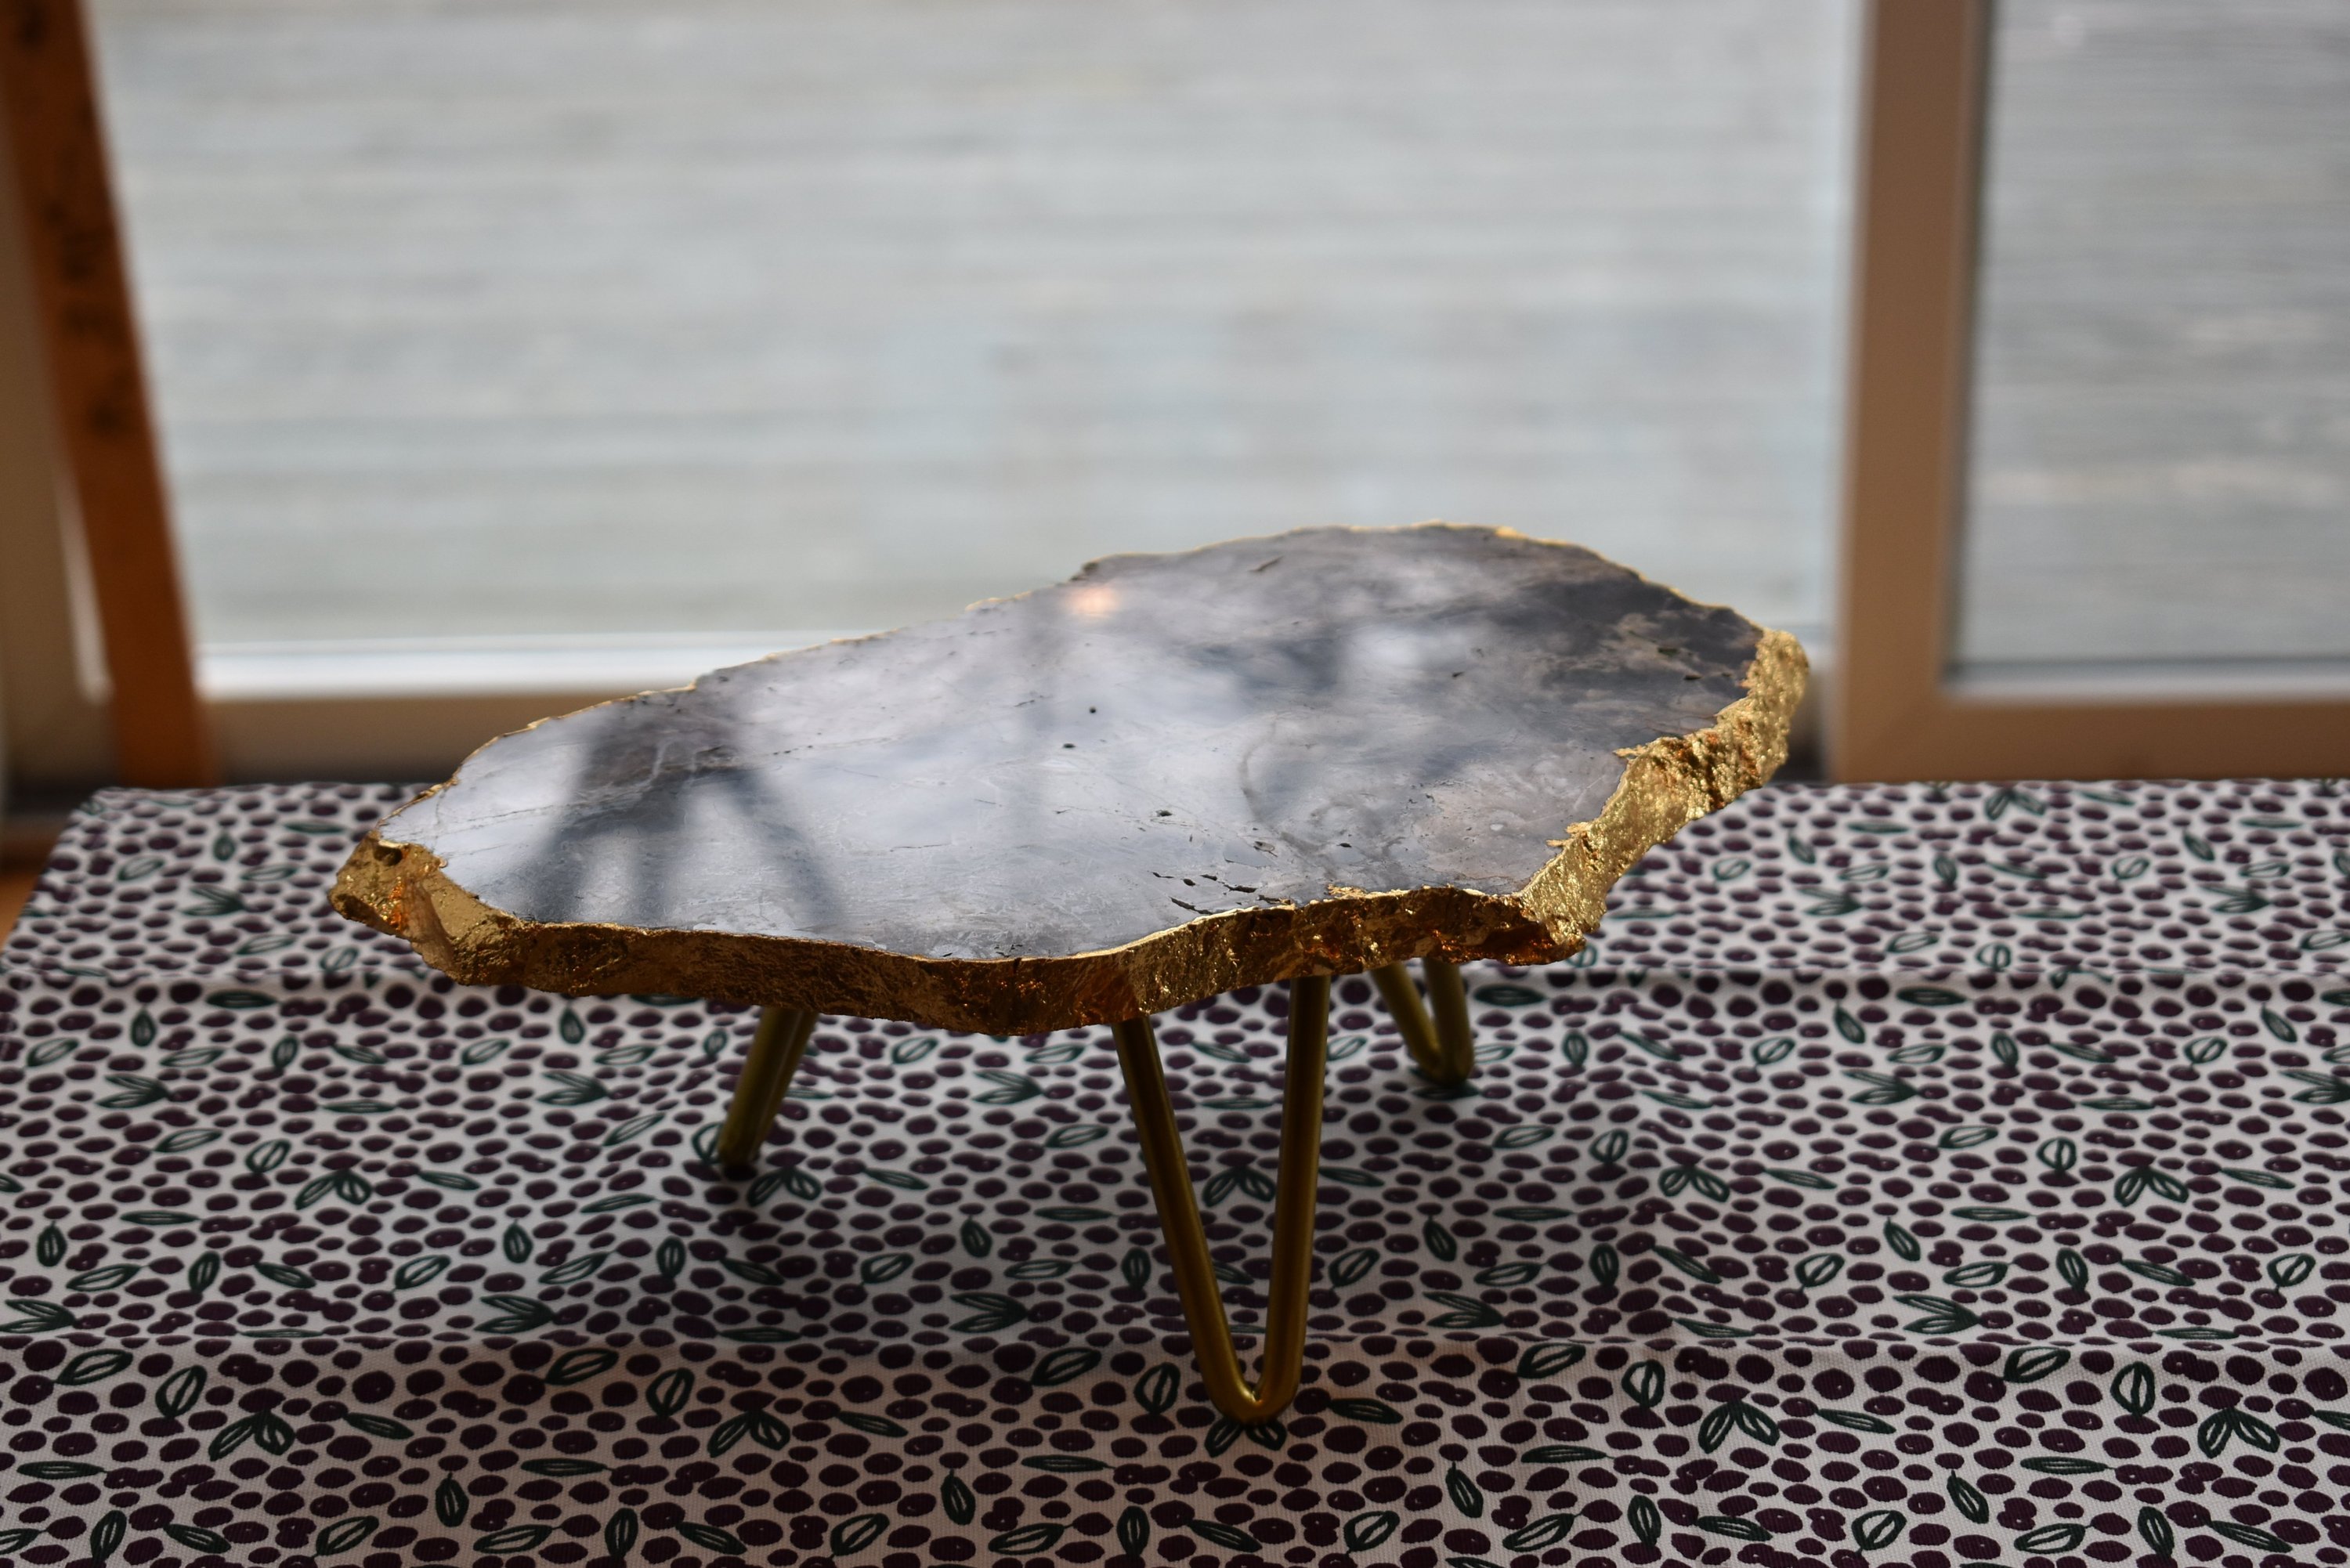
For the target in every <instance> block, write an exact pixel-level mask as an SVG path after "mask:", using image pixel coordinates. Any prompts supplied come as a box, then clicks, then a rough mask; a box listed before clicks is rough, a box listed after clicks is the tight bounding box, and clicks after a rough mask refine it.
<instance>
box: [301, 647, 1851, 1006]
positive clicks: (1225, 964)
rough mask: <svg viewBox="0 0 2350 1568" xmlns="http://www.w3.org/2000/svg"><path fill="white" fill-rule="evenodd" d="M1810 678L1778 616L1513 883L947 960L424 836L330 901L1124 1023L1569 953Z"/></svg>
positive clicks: (585, 986) (345, 910) (810, 1001)
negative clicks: (459, 868) (704, 923)
mask: <svg viewBox="0 0 2350 1568" xmlns="http://www.w3.org/2000/svg"><path fill="white" fill-rule="evenodd" d="M1807 672H1808V664H1807V661H1806V660H1805V659H1804V650H1803V648H1802V645H1801V644H1799V643H1797V642H1796V640H1795V639H1794V638H1793V637H1790V636H1789V635H1787V634H1786V633H1785V632H1783V631H1773V630H1770V629H1768V628H1762V636H1761V639H1760V640H1759V641H1758V642H1757V644H1756V647H1755V650H1754V657H1753V658H1752V659H1751V660H1749V662H1748V664H1747V667H1746V671H1745V680H1744V681H1743V685H1744V688H1745V693H1746V694H1745V695H1744V696H1742V697H1741V698H1739V699H1737V700H1736V701H1733V702H1731V704H1730V705H1729V706H1728V707H1726V708H1724V709H1722V710H1721V711H1720V712H1719V713H1717V714H1715V715H1714V719H1713V722H1712V723H1711V724H1709V725H1707V726H1706V727H1705V728H1704V729H1702V730H1699V731H1696V732H1691V733H1689V734H1684V735H1668V736H1664V737H1661V738H1659V739H1658V740H1655V741H1651V742H1648V744H1646V745H1642V746H1635V747H1630V748H1627V750H1625V751H1623V752H1620V753H1617V754H1618V755H1620V756H1622V757H1623V758H1625V760H1626V766H1625V769H1624V776H1623V778H1622V779H1621V780H1619V781H1618V782H1617V785H1616V789H1615V791H1614V793H1613V794H1610V795H1609V797H1608V800H1607V805H1605V806H1603V807H1602V808H1601V809H1600V813H1599V815H1597V816H1596V817H1593V818H1592V819H1591V820H1589V821H1587V822H1579V823H1576V824H1575V825H1574V826H1571V827H1569V828H1568V829H1567V830H1566V832H1565V835H1564V836H1561V837H1559V838H1556V839H1553V840H1552V841H1551V844H1552V846H1553V848H1554V849H1555V850H1556V852H1557V853H1556V854H1555V855H1554V856H1553V857H1552V858H1551V860H1550V862H1549V863H1548V864H1547V865H1545V866H1544V867H1543V868H1542V869H1541V870H1540V871H1539V872H1537V873H1536V874H1535V875H1534V877H1533V879H1532V880H1530V881H1529V882H1527V884H1526V885H1525V886H1524V887H1523V888H1520V889H1519V890H1518V891H1517V892H1516V893H1514V894H1512V895H1507V896H1497V895H1493V894H1487V893H1478V892H1474V891H1471V890H1470V889H1468V888H1451V887H1435V888H1405V889H1401V890H1398V891H1392V892H1381V893H1367V892H1361V891H1358V890H1356V889H1344V890H1341V889H1335V888H1334V889H1333V891H1334V892H1336V893H1337V894H1338V896H1337V897H1334V898H1326V899H1316V900H1315V901H1314V902H1312V903H1308V904H1301V905H1294V906H1277V907H1273V908H1266V909H1237V910H1232V911H1228V912H1224V913H1219V914H1213V915H1203V916H1201V917H1199V918H1198V919H1192V920H1188V921H1186V922H1184V923H1183V924H1182V925H1180V926H1172V927H1170V928H1168V929H1165V930H1163V931H1154V932H1152V933H1151V934H1150V935H1149V936H1147V937H1142V938H1139V939H1138V940H1135V941H1132V942H1128V943H1126V944H1125V945H1123V946H1120V947H1116V948H1105V949H1102V950H1097V951H1093V952H1084V953H1072V954H1066V955H1059V956H1055V957H1050V958H1019V959H934V958H922V957H918V956H915V955H912V954H908V953H895V952H887V951H883V950H879V949H874V948H863V947H857V946H854V945H852V944H849V943H846V942H832V941H825V940H817V939H813V938H804V937H770V936H752V935H748V934H744V933H740V932H730V931H686V930H653V929H642V928H639V927H631V926H618V925H604V924H597V923H593V922H587V921H547V922H537V921H532V920H526V919H523V918H522V917H520V916H517V915H514V914H511V913H509V912H507V911H506V910H504V909H497V908H495V907H494V906H492V905H490V904H487V903H484V901H483V900H482V899H480V898H476V897H475V896H474V895H473V893H471V892H469V891H468V890H466V889H465V888H463V887H462V886H461V885H459V884H458V883H457V882H456V881H455V880H454V879H453V878H452V877H450V876H449V875H448V873H447V871H446V869H445V868H444V867H443V866H442V862H441V859H440V857H438V856H436V855H434V854H433V853H432V850H430V849H428V848H426V847H424V846H422V845H420V844H413V843H403V842H401V841H400V840H397V839H387V838H384V837H382V836H380V834H378V833H375V832H370V833H369V835H368V836H367V837H366V838H364V839H363V840H361V841H360V843H359V847H358V848H357V849H355V850H354V851H353V852H352V854H351V857H350V858H349V859H348V861H347V862H345V864H344V866H343V868H342V871H341V873H340V874H339V875H338V876H337V877H336V878H335V887H334V892H333V894H332V901H333V904H334V907H335V909H336V911H337V912H338V914H341V915H342V916H344V917H345V918H347V919H352V920H356V921H358V922H359V923H360V924H362V925H366V926H371V927H373V928H374V929H377V930H380V931H383V932H385V933H387V934H388V935H390V936H395V937H398V938H400V939H401V940H404V941H406V942H408V943H409V944H410V945H411V946H412V947H413V948H414V949H415V950H416V951H417V953H418V955H419V956H421V958H423V960H424V961H426V962H427V963H429V964H431V965H432V967H433V968H435V969H437V970H440V971H442V972H443V973H445V974H447V975H448V976H450V977H451V978H452V979H453V980H455V981H459V982H460V983H462V984H466V985H521V986H526V987H528V988H530V989H532V990H534V991H546V992H559V993H563V994H566V995H573V996H611V995H625V994H629V993H631V992H635V993H649V992H653V993H663V994H670V995H691V996H704V997H711V998H715V999H720V1000H723V1001H728V1002H746V1003H756V1004H760V1005H764V1006H770V1007H788V1008H803V1009H806V1010H808V1011H810V1012H819V1013H832V1014H836V1015H845V1016H851V1017H861V1018H892V1019H902V1020H905V1021H907V1022H909V1023H916V1024H919V1025H921V1026H923V1027H925V1028H933V1029H951V1030H961V1031H968V1032H972V1033H985V1034H1002V1035H1012V1034H1041V1033H1049V1032H1051V1031H1053V1030H1056V1029H1072V1028H1077V1027H1080V1026H1083V1025H1087V1024H1097V1023H1119V1022H1121V1021H1123V1020H1126V1019H1129V1018H1136V1017H1140V1016H1142V1015H1144V1014H1147V1013H1152V1012H1165V1011H1167V1010H1169V1009H1170V1008H1174V1007H1180V1006H1181V1005H1183V1004H1184V1003H1186V1002H1197V1001H1200V1000H1201V999H1202V998H1205V997H1210V996H1219V995H1222V994H1223V993H1224V992H1228V991H1233V990H1237V989H1238V988H1240V987H1242V986H1246V985H1265V984H1271V983H1274V982H1275V981H1285V980H1292V979H1295V978H1296V977H1297V976H1299V975H1304V974H1353V973H1357V972H1359V971H1365V970H1369V969H1374V968H1377V967H1378V966H1379V965H1382V964H1389V963H1396V962H1399V961H1403V960H1406V959H1412V958H1421V957H1426V956H1428V955H1430V954H1433V955H1435V956H1436V957H1439V958H1441V959H1444V960H1447V961H1450V962H1453V963H1466V962H1470V961H1476V960H1491V961H1499V962H1503V963H1519V964H1539V963H1554V962H1556V961H1559V960H1561V959H1564V958H1565V957H1567V956H1569V955H1570V954H1572V953H1574V952H1575V951H1576V950H1579V949H1580V948H1581V947H1582V946H1583V942H1584V939H1585V938H1586V936H1588V935H1589V934H1590V933H1591V932H1592V931H1593V930H1595V929H1597V928H1598V925H1599V919H1600V917H1601V915H1602V914H1604V913H1605V912H1606V909H1607V891H1608V889H1609V888H1612V887H1613V886H1615V884H1616V881H1617V878H1618V877H1622V876H1623V875H1624V873H1625V872H1627V871H1628V870H1630V869H1631V868H1632V867H1633V865H1634V864H1635V863H1636V862H1637V861H1638V859H1639V858H1640V857H1641V856H1643V855H1645V854H1647V853H1648V851H1649V850H1650V849H1652V848H1654V847H1656V846H1658V845H1659V844H1662V843H1664V842H1665V841H1666V840H1667V839H1669V838H1671V837H1672V836H1674V835H1675V834H1677V833H1679V831H1680V830H1681V829H1682V828H1683V827H1686V826H1689V824H1690V823H1692V822H1694V821H1696V820H1697V819H1698V818H1699V817H1700V816H1703V815H1707V814H1708V813H1709V812H1712V811H1715V810H1718V809H1720V808H1721V806H1723V805H1728V804H1729V803H1730V802H1731V801H1732V800H1734V799H1736V798H1737V797H1738V796H1739V795H1741V794H1745V793H1746V792H1747V791H1748V790H1750V789H1752V788H1754V787H1756V786H1757V785H1759V784H1763V783H1765V782H1767V781H1768V780H1769V779H1770V777H1771V775H1772V774H1774V773H1776V772H1777V771H1778V769H1779V766H1780V764H1781V763H1783V762H1785V761H1786V756H1787V735H1788V730H1789V727H1790V725H1791V723H1792V722H1793V721H1794V711H1795V705H1796V703H1797V702H1798V701H1801V699H1802V697H1803V692H1804V678H1805V676H1806V674H1807ZM434 787H435V789H436V790H437V789H438V788H439V787H441V786H438V785H436V786H434ZM426 793H427V794H432V793H433V792H432V791H427V792H426Z"/></svg>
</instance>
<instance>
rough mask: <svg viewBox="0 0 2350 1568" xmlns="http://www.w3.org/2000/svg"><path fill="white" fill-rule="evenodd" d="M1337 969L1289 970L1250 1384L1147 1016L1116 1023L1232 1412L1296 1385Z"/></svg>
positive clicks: (1202, 1354)
mask: <svg viewBox="0 0 2350 1568" xmlns="http://www.w3.org/2000/svg"><path fill="white" fill-rule="evenodd" d="M1329 1023H1330V981H1328V980H1327V979H1326V978H1324V977H1320V976H1313V977H1308V978H1306V979H1303V980H1295V981H1291V982H1290V987H1289V1062H1288V1069H1287V1075H1286V1076H1287V1082H1286V1084H1285V1085H1284V1088H1283V1091H1282V1103H1281V1171H1280V1175H1279V1177H1278V1179H1277V1183H1276V1195H1275V1198H1274V1211H1273V1287H1272V1290H1271V1292H1270V1293H1269V1299H1268V1301H1267V1303H1266V1306H1265V1324H1264V1334H1263V1339H1264V1349H1263V1365H1262V1366H1261V1367H1260V1368H1259V1370H1258V1373H1257V1381H1256V1384H1255V1386H1253V1387H1252V1386H1250V1385H1249V1382H1248V1379H1247V1377H1246V1376H1245V1375H1243V1372H1242V1370H1241V1360H1240V1355H1239V1353H1238V1352H1237V1351H1235V1350H1234V1349H1233V1348H1232V1323H1231V1320H1230V1319H1228V1318H1227V1317H1226V1316H1225V1315H1224V1297H1223V1293H1222V1290H1221V1289H1220V1288H1219V1286H1218V1284H1217V1282H1216V1273H1215V1266H1214V1263H1213V1262H1211V1259H1210V1257H1209V1254H1208V1236H1207V1231H1205V1229H1203V1228H1202V1226H1201V1223H1200V1208H1199V1203H1198V1200H1197V1199H1195V1198H1194V1197H1193V1196H1192V1192H1191V1165H1190V1163H1189V1162H1188V1161H1187V1160H1186V1159H1185V1158H1184V1156H1183V1139H1182V1135H1181V1134H1180V1132H1179V1131H1178V1130H1177V1128H1176V1126H1175V1106H1174V1104H1173V1102H1172V1101H1171V1100H1170V1099H1169V1098H1168V1095H1167V1075H1166V1073H1165V1071H1164V1070H1163V1069H1162V1068H1161V1067H1160V1066H1159V1042H1158V1039H1157V1037H1156V1036H1155V1035H1154V1034H1153V1033H1151V1028H1150V1020H1149V1019H1148V1018H1137V1019H1133V1020H1130V1021H1128V1023H1121V1024H1119V1025H1118V1031H1117V1033H1118V1065H1119V1066H1120V1067H1121V1068H1123V1069H1124V1071H1125V1073H1126V1087H1127V1093H1128V1096H1130V1097H1131V1098H1132V1100H1133V1102H1134V1126H1135V1130H1136V1132H1137V1133H1139V1135H1140V1137H1141V1139H1142V1159H1143V1164H1144V1165H1145V1166H1146V1167H1148V1168H1149V1172H1150V1190H1151V1194H1152V1196H1153V1197H1154V1198H1156V1199H1158V1203H1159V1227H1160V1229H1161V1230H1163V1231H1165V1232H1166V1236H1167V1252H1168V1256H1169V1258H1170V1260H1171V1262H1172V1263H1173V1266H1174V1271H1175V1288H1176V1292H1177V1293H1178V1294H1179V1295H1180V1297H1181V1299H1182V1303H1183V1321H1184V1323H1185V1324H1188V1325H1189V1326H1190V1328H1191V1344H1192V1347H1193V1351H1194V1354H1195V1355H1197V1356H1198V1357H1199V1362H1200V1375H1201V1377H1202V1378H1204V1379H1205V1380H1206V1382H1207V1385H1208V1397H1209V1398H1210V1399H1211V1400H1213V1401H1214V1402H1215V1406H1216V1408H1217V1409H1219V1410H1221V1411H1222V1412H1223V1413H1224V1414H1225V1415H1227V1416H1229V1417H1232V1419H1233V1420H1235V1421H1239V1422H1242V1423H1243V1424H1245V1425H1249V1426H1255V1425H1258V1424H1260V1423H1262V1422H1265V1421H1270V1420H1272V1419H1273V1418H1274V1417H1276V1416H1278V1415H1280V1414H1281V1412H1282V1411H1283V1410H1284V1409H1285V1408H1286V1407H1288V1405H1289V1401H1290V1398H1291V1397H1293V1396H1294V1395H1295V1394H1296V1392H1297V1379H1298V1375H1299V1373H1300V1372H1301V1371H1302V1370H1303V1368H1304V1366H1305V1313H1306V1293H1307V1290H1308V1287H1309V1286H1310V1284H1311V1283H1312V1281H1313V1277H1314V1203H1315V1190H1316V1187H1317V1183H1318V1180H1319V1178H1320V1175H1321V1166H1322V1087H1323V1075H1324V1070H1325V1067H1326V1064H1327V1060H1328V1044H1329Z"/></svg>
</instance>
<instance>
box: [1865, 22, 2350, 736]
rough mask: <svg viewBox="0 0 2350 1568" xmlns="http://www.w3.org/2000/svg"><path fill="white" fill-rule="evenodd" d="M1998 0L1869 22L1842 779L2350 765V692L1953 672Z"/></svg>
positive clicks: (2329, 683) (2346, 685) (2345, 686)
mask: <svg viewBox="0 0 2350 1568" xmlns="http://www.w3.org/2000/svg"><path fill="white" fill-rule="evenodd" d="M1994 3H1995V0H1868V4H1867V9H1866V15H1865V16H1863V18H1862V27H1863V33H1862V43H1861V51H1860V53H1861V72H1862V76H1861V80H1860V83H1859V92H1860V98H1859V101H1858V104H1857V106H1856V123H1857V125H1858V126H1859V129H1860V141H1861V145H1860V148H1859V152H1858V157H1857V160H1856V171H1855V180H1856V189H1855V192H1854V240H1853V254H1852V264H1851V271H1850V274H1849V277H1850V282H1849V284H1848V288H1849V294H1850V297H1849V308H1850V311H1851V316H1850V321H1851V326H1850V328H1849V339H1848V346H1847V354H1848V356H1849V358H1848V371H1847V376H1846V419H1845V450H1844V464H1845V486H1844V515H1843V519H1842V530H1841V531H1842V559H1841V568H1842V569H1841V572H1840V575H1839V582H1838V585H1837V597H1836V610H1837V619H1836V631H1835V636H1836V650H1837V655H1838V657H1837V660H1836V663H1837V668H1836V671H1835V680H1834V682H1833V690H1832V691H1831V693H1830V697H1829V705H1828V706H1829V712H1828V723H1829V730H1828V765H1829V772H1830V774H1831V776H1833V777H1835V778H1837V779H1841V780H1861V779H1876V780H1888V781H1889V780H1917V779H2004V778H2023V777H2051V778H2130V777H2184V778H2223V777H2230V776H2236V777H2242V776H2254V775H2262V774H2271V775H2323V774H2343V773H2350V681H2345V682H2342V683H2336V682H2335V681H2334V680H2331V679H2328V678H2322V679H2320V680H2317V681H2314V682H2310V683H2308V685H2307V686H2304V687H2303V690H2300V691H2292V690H2280V689H2277V688H2276V687H2272V686H2270V687H2264V686H2262V685H2257V684H2252V683H2251V682H2253V681H2257V680H2260V679H2261V678H2259V677H2251V678H2249V679H2248V680H2247V684H2246V685H2245V686H2244V687H2243V688H2242V695H2241V697H2238V696H2235V695H2233V694H2232V693H2231V694H2230V695H2229V696H2228V697H2226V698H2224V699H2222V698H2214V697H2211V696H2210V695H2208V694H2207V695H2203V696H2197V695H2195V694H2193V693H2192V692H2191V691H2189V690H2182V689H2181V687H2182V685H2183V683H2177V684H2168V685H2166V683H2165V679H2164V677H2163V676H2162V674H2161V673H2160V672H2158V671H2149V672H2147V673H2146V674H2143V675H2137V674H2128V673H2120V674H2116V675H2114V676H2112V677H2106V678H2093V679H2088V680H2081V681H2079V682H2078V683H2077V684H2069V685H2065V686H2057V685H2055V684H2054V683H2053V682H2052V683H2051V684H2050V685H2049V686H2048V687H2047V688H2044V689H2043V688H2042V687H2040V686H2039V685H2037V684H2036V683H2028V682H2025V681H2022V680H2015V681H2004V682H2002V683H1999V684H1996V685H1994V684H1991V683H1988V682H1979V681H1978V682H1970V681H1969V680H1966V679H1964V678H1963V677H1962V676H1960V675H1959V674H1957V673H1955V672H1954V671H1953V670H1952V659H1951V649H1952V648H1953V647H1954V646H1955V643H1954V638H1955V632H1956V615H1957V606H1958V592H1957V589H1958V573H1959V561H1960V555H1959V546H1960V530H1961V529H1962V528H1963V527H1964V526H1965V521H1966V469H1967V459H1968V421H1969V411H1970V398H1971V391H1972V369H1973V360H1974V330H1973V328H1974V306H1975V291H1976V284H1977V278H1978V273H1979V267H1980V249H1979V244H1978V240H1979V234H1980V214H1981V202H1982V179H1983V159H1982V144H1983V131H1984V128H1985V123H1986V115H1987V112H1988V109H1987V106H1988V102H1989V96H1988V91H1987V89H1988V87H1989V78H1990V70H1991V54H1990V45H1991V15H1992V6H1993V4H1994ZM2310 687H2314V690H2312V689H2310Z"/></svg>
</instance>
